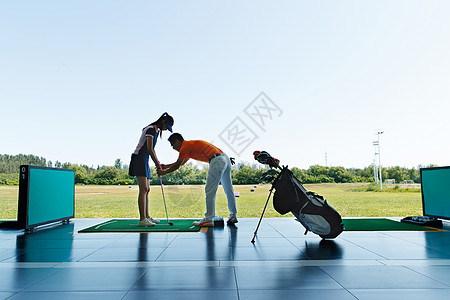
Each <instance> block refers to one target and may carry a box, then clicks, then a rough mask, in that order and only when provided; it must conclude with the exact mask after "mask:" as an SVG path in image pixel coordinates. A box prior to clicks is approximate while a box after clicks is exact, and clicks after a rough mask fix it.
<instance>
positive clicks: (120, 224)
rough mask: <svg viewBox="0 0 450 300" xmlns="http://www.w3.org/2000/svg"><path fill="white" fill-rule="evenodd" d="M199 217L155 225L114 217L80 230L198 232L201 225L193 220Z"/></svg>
mask: <svg viewBox="0 0 450 300" xmlns="http://www.w3.org/2000/svg"><path fill="white" fill-rule="evenodd" d="M198 220H199V219H174V220H170V222H172V223H173V226H170V225H169V224H168V223H167V220H161V222H160V223H159V224H156V226H153V227H139V226H138V222H139V220H138V219H113V220H109V221H106V222H103V223H100V224H97V225H94V226H91V227H88V228H85V229H82V230H80V231H78V232H196V231H199V230H200V227H197V226H193V225H192V222H194V221H198Z"/></svg>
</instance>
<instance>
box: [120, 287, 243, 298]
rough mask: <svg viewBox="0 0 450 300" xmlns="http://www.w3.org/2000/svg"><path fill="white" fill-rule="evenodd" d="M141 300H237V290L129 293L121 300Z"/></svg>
mask: <svg viewBox="0 0 450 300" xmlns="http://www.w3.org/2000/svg"><path fill="white" fill-rule="evenodd" d="M132 299H137V300H142V299H158V300H173V299H183V300H200V299H214V300H233V299H235V300H238V299H239V298H238V292H237V290H218V289H215V290H187V291H186V290H185V291H158V290H149V291H130V292H129V293H128V294H127V295H126V296H125V297H124V298H123V300H132ZM241 299H242V298H241Z"/></svg>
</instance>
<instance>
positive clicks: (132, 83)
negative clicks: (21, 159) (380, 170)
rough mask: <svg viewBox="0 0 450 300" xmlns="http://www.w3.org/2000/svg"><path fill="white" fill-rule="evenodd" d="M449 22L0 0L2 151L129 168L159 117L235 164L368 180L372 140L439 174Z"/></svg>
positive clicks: (177, 4)
mask: <svg viewBox="0 0 450 300" xmlns="http://www.w3.org/2000/svg"><path fill="white" fill-rule="evenodd" d="M449 15H450V2H449V1H432V0H431V1H413V0H407V1H406V0H405V1H392V0H390V1H356V0H355V1H275V0H274V1H147V0H145V1H144V0H141V1H129V0H127V1H112V0H104V1H79V0H78V1H42V0H41V1H31V0H30V1H1V2H0V101H1V105H0V110H1V114H0V128H1V130H0V153H2V154H12V155H15V154H19V153H24V154H34V155H38V156H43V157H45V158H47V159H48V160H52V161H53V162H54V161H56V160H59V161H61V162H71V163H78V164H87V165H93V166H97V165H113V164H114V160H115V159H117V158H120V159H122V161H123V162H124V163H127V164H128V163H129V158H130V155H131V153H132V151H133V150H134V148H135V146H136V144H137V142H138V138H139V136H140V131H141V129H142V128H143V127H144V126H145V125H147V124H148V123H150V122H152V121H154V120H155V119H157V118H158V117H159V116H160V115H161V114H162V113H163V112H165V111H167V112H169V113H170V114H171V115H173V116H174V118H175V126H174V129H175V131H177V132H180V133H182V134H183V135H184V136H185V138H186V139H203V140H207V141H210V142H213V143H214V144H215V145H217V146H218V147H220V148H222V150H224V151H225V152H227V153H228V154H229V155H230V156H235V157H236V158H237V159H238V160H244V161H252V156H251V153H252V152H253V150H256V149H258V150H267V151H269V152H270V153H271V154H273V155H274V156H276V157H278V158H279V159H281V161H282V163H285V164H289V166H298V167H301V168H307V167H309V166H310V165H313V164H321V165H325V152H326V153H327V158H328V160H327V164H328V165H332V166H344V167H365V166H368V165H370V164H371V163H372V161H373V156H374V147H373V145H372V142H373V141H374V140H375V139H376V136H375V135H374V132H375V131H376V130H378V129H382V130H384V134H383V135H382V136H381V147H382V148H381V160H382V164H383V166H395V165H399V166H406V167H417V165H419V164H424V165H426V164H431V163H433V164H438V165H449V164H450V157H449V155H450V151H449V150H450V138H448V132H450V122H449V120H448V114H449V111H450V101H449V98H450V97H449V95H450V84H449V83H450V55H449V53H450V18H449V17H448V16H449ZM261 92H264V93H265V95H266V96H267V97H269V98H270V100H271V102H270V101H269V102H268V100H267V99H266V100H267V101H266V104H267V103H269V104H270V105H269V106H266V107H265V108H264V107H263V106H261V105H260V104H261V103H262V102H261V101H262V100H261V98H258V99H256V98H257V96H258V95H260V93H261ZM255 99H256V101H254V100H255ZM258 101H259V102H258ZM258 107H259V109H260V111H259V113H260V114H261V115H262V117H261V118H258V117H257V116H255V115H252V114H251V111H252V110H253V112H255V109H256V108H258ZM267 107H269V108H270V107H271V108H272V110H267ZM246 112H250V116H253V118H255V120H257V121H258V120H259V121H261V122H262V121H264V124H263V126H258V124H257V123H255V122H254V121H253V120H252V118H251V117H250V116H249V115H248V114H246ZM269 112H270V113H272V115H269V114H268V113H269ZM236 118H238V119H236ZM259 125H261V124H259ZM233 126H234V127H233ZM233 128H234V129H237V131H238V132H241V133H240V136H238V135H235V136H233V135H228V133H230V132H233V131H232V129H233ZM243 130H246V131H245V132H244V131H243ZM235 133H236V132H235ZM245 134H246V135H245ZM167 137H168V134H165V135H164V137H163V140H161V141H160V142H159V143H158V145H157V148H156V150H157V154H158V155H159V157H160V160H161V161H162V162H164V163H168V162H173V161H174V160H175V159H176V157H177V153H176V152H175V151H173V150H172V149H171V148H170V146H169V143H168V142H167ZM237 137H239V138H238V139H234V140H233V138H237ZM238 154H239V155H238Z"/></svg>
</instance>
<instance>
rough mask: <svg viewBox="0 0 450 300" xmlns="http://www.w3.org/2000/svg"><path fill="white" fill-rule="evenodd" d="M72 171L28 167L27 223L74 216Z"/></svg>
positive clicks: (73, 180) (38, 222)
mask: <svg viewBox="0 0 450 300" xmlns="http://www.w3.org/2000/svg"><path fill="white" fill-rule="evenodd" d="M74 183H75V177H74V172H71V171H67V170H58V169H44V168H32V167H30V169H29V186H28V225H33V224H40V223H45V222H48V221H50V220H58V219H62V218H66V217H73V216H74V193H75V191H74Z"/></svg>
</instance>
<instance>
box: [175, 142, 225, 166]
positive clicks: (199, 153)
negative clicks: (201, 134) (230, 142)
mask: <svg viewBox="0 0 450 300" xmlns="http://www.w3.org/2000/svg"><path fill="white" fill-rule="evenodd" d="M217 153H223V151H222V150H220V149H219V148H217V147H216V146H214V145H213V144H210V143H208V142H205V141H202V140H193V141H183V143H182V144H181V148H180V155H179V156H178V157H179V158H182V159H188V158H193V159H195V160H199V161H203V162H208V161H209V159H210V158H211V156H213V155H214V154H217Z"/></svg>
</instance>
